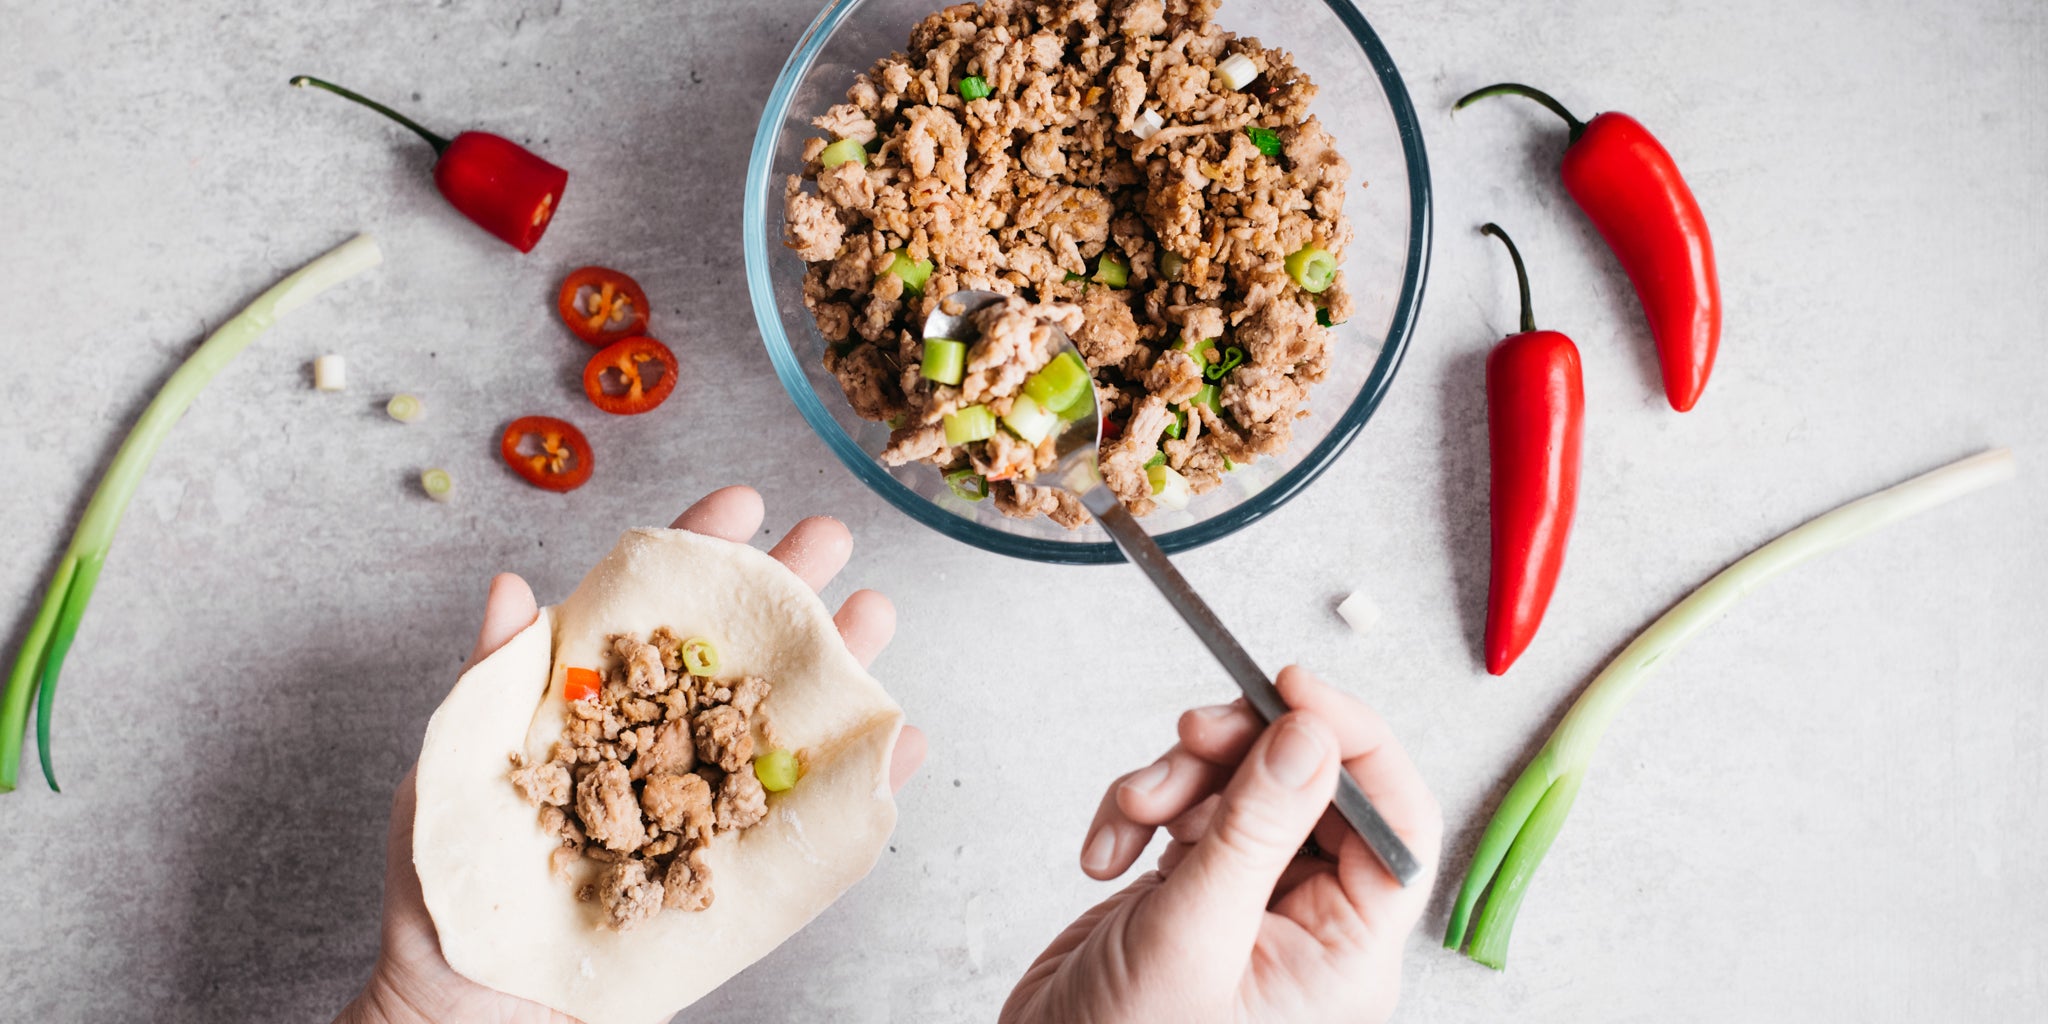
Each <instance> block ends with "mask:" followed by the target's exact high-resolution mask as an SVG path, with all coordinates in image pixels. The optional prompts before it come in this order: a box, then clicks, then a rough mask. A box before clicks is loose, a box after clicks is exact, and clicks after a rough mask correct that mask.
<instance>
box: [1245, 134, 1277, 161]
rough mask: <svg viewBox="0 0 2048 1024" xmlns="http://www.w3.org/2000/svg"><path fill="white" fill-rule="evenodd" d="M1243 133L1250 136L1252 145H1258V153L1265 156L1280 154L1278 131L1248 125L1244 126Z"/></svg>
mask: <svg viewBox="0 0 2048 1024" xmlns="http://www.w3.org/2000/svg"><path fill="white" fill-rule="evenodd" d="M1244 133H1245V134H1246V135H1249V136H1251V138H1252V145H1254V146H1257V147H1259V152H1260V153H1263V154H1265V155H1266V156H1279V155H1280V133H1279V132H1276V131H1274V130H1273V129H1271V128H1258V127H1250V128H1246V129H1245V130H1244Z"/></svg>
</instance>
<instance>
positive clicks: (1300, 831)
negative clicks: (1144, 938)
mask: <svg viewBox="0 0 2048 1024" xmlns="http://www.w3.org/2000/svg"><path fill="white" fill-rule="evenodd" d="M1338 770H1339V765H1338V758H1337V741H1336V738H1335V736H1333V735H1332V733H1331V730H1330V727H1329V726H1327V725H1324V724H1323V723H1322V722H1321V721H1319V720H1318V719H1317V717H1316V716H1315V715H1313V714H1307V713H1304V712H1299V711H1297V712H1290V713H1288V714H1286V715H1282V716H1281V717H1280V718H1279V720H1278V721H1276V722H1274V723H1273V725H1272V727H1271V728H1269V729H1267V730H1266V731H1265V732H1264V733H1263V734H1261V735H1260V737H1259V739H1258V740H1257V742H1255V743H1253V744H1252V748H1251V750H1250V752H1249V753H1247V754H1246V755H1245V759H1244V763H1243V764H1242V765H1240V766H1239V767H1238V770H1237V773H1236V774H1235V775H1234V776H1232V777H1231V780H1230V785H1229V786H1228V787H1226V788H1225V789H1224V790H1223V795H1222V798H1221V800H1220V801H1219V803H1218V804H1217V807H1216V812H1215V816H1214V818H1213V819H1212V821H1211V823H1210V826H1209V831H1208V833H1207V834H1206V835H1204V836H1203V837H1202V838H1201V841H1199V842H1197V843H1196V844H1195V847H1194V849H1192V850H1190V851H1188V854H1187V856H1186V858H1185V859H1184V860H1183V861H1182V862H1181V863H1180V864H1179V865H1178V867H1177V868H1176V869H1175V870H1174V872H1173V873H1172V874H1171V875H1168V876H1167V879H1166V884H1164V885H1162V886H1161V887H1160V890H1159V894H1158V898H1157V899H1154V900H1152V901H1150V902H1149V903H1148V904H1147V905H1146V907H1145V908H1144V910H1143V913H1144V914H1145V915H1146V916H1148V917H1149V918H1150V919H1149V920H1147V921H1145V922H1144V924H1143V927H1144V930H1145V932H1146V933H1147V934H1148V935H1149V936H1151V937H1156V938H1157V939H1158V940H1159V941H1162V942H1170V941H1179V940H1176V939H1175V938H1173V937H1175V936H1180V937H1185V936H1189V935H1201V936H1205V937H1207V939H1208V940H1209V941H1207V942H1205V943H1204V944H1203V948H1202V949H1201V950H1200V952H1199V953H1191V955H1195V956H1199V957H1201V958H1203V959H1204V960H1205V961H1206V962H1205V963H1203V964H1200V965H1196V966H1197V969H1198V970H1200V969H1212V970H1219V971H1220V970H1241V969H1242V967H1243V964H1244V963H1245V962H1246V958H1248V957H1249V956H1250V955H1251V950H1252V944H1253V943H1254V942H1255V941H1256V940H1257V939H1258V933H1259V925H1260V921H1261V919H1263V918H1264V916H1265V912H1266V903H1267V900H1268V899H1269V898H1270V897H1271V895H1272V892H1273V886H1274V884H1275V883H1277V882H1278V881H1279V880H1280V875H1281V873H1282V872H1284V871H1285V870H1286V868H1287V865H1288V863H1289V862H1291V861H1292V860H1293V859H1294V855H1295V852H1296V851H1297V850H1299V849H1300V848H1301V844H1302V842H1303V841H1304V840H1306V839H1307V838H1308V835H1309V831H1310V830H1311V829H1313V828H1314V827H1315V823H1316V820H1317V819H1318V818H1321V817H1322V815H1323V811H1324V809H1325V808H1327V807H1328V806H1329V804H1330V795H1331V794H1332V793H1333V792H1335V790H1336V788H1337V772H1338ZM1133 924H1134V926H1137V924H1138V922H1136V921H1134V922H1133Z"/></svg>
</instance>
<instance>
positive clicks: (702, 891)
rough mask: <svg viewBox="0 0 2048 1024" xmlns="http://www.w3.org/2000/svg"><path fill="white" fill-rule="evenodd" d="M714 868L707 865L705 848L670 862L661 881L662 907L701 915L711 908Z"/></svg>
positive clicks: (693, 848) (696, 848)
mask: <svg viewBox="0 0 2048 1024" xmlns="http://www.w3.org/2000/svg"><path fill="white" fill-rule="evenodd" d="M711 896H712V893H711V865H709V864H707V863H705V862H704V849H703V847H692V848H691V849H690V851H689V852H688V853H686V854H682V855H681V856H678V857H677V858H676V859H674V860H672V861H669V862H668V870H667V872H666V873H665V874H663V875H662V878H661V905H662V906H664V907H667V908H669V909H671V910H688V911H697V910H703V909H704V908H706V907H708V906H710V905H711Z"/></svg>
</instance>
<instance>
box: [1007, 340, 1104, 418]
mask: <svg viewBox="0 0 2048 1024" xmlns="http://www.w3.org/2000/svg"><path fill="white" fill-rule="evenodd" d="M1092 390H1094V388H1093V382H1092V381H1091V380H1090V378H1089V376H1088V364H1087V363H1084V362H1082V361H1081V357H1080V356H1078V355H1075V354H1074V353H1073V352H1070V351H1069V352H1061V353H1060V354H1059V355H1056V356H1054V357H1053V359H1052V362H1049V363H1047V364H1045V365H1044V366H1043V367H1040V368H1039V370H1038V372H1037V373H1034V374H1032V375H1031V376H1030V377H1028V378H1026V379H1025V381H1024V393H1025V394H1026V395H1029V396H1030V397H1031V399H1032V401H1035V402H1037V403H1038V404H1039V405H1042V406H1044V407H1046V408H1048V409H1067V408H1071V407H1073V405H1074V404H1075V403H1076V402H1078V401H1080V400H1081V397H1082V396H1083V395H1085V394H1087V393H1088V392H1090V391H1092Z"/></svg>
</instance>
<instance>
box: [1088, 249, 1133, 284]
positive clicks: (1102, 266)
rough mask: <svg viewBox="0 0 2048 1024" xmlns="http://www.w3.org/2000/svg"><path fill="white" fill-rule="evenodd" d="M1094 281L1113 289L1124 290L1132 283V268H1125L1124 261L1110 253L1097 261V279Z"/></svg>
mask: <svg viewBox="0 0 2048 1024" xmlns="http://www.w3.org/2000/svg"><path fill="white" fill-rule="evenodd" d="M1093 280H1094V281H1095V283H1096V284H1106V285H1108V286H1110V287H1111V288H1122V287H1123V286H1125V285H1127V284H1129V283H1130V281H1131V268H1129V267H1127V266H1124V264H1123V261H1122V260H1119V259H1117V258H1116V257H1114V256H1111V255H1110V254H1108V253H1103V254H1102V257H1101V258H1100V259H1098V260H1096V261H1095V277H1094V278H1093Z"/></svg>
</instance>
